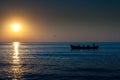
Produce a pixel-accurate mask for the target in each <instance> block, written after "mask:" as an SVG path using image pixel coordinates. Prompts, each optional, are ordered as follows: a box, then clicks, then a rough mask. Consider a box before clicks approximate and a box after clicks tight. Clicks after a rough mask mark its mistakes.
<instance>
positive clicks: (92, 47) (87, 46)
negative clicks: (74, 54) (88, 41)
mask: <svg viewBox="0 0 120 80" xmlns="http://www.w3.org/2000/svg"><path fill="white" fill-rule="evenodd" d="M70 46H71V49H76V50H82V49H83V50H84V49H85V50H89V49H93V50H95V49H98V48H99V46H98V45H95V44H93V45H92V46H90V45H86V46H74V45H70Z"/></svg>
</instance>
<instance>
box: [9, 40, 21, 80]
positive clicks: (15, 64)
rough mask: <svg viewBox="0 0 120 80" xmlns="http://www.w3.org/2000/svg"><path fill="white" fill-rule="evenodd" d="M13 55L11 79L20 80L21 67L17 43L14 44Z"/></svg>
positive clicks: (18, 44)
mask: <svg viewBox="0 0 120 80" xmlns="http://www.w3.org/2000/svg"><path fill="white" fill-rule="evenodd" d="M13 46H14V53H13V55H12V66H11V78H12V80H17V79H21V75H22V72H23V70H22V65H21V60H20V53H19V46H20V43H19V42H14V43H13Z"/></svg>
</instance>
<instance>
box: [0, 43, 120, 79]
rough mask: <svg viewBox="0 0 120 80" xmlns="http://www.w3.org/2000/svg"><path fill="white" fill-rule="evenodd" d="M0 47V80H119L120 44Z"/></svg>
mask: <svg viewBox="0 0 120 80" xmlns="http://www.w3.org/2000/svg"><path fill="white" fill-rule="evenodd" d="M70 44H74V45H79V44H82V45H83V44H91V43H78V42H76V43H65V42H62V43H54V42H53V43H52V42H51V43H45V42H44V43H18V42H15V43H0V80H120V43H119V42H109V43H105V42H104V43H102V42H101V43H97V44H98V45H99V46H100V49H98V50H71V48H70Z"/></svg>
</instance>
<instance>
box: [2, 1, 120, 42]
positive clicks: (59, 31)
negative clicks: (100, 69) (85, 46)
mask: <svg viewBox="0 0 120 80" xmlns="http://www.w3.org/2000/svg"><path fill="white" fill-rule="evenodd" d="M14 23H18V24H20V27H21V30H20V31H19V32H15V31H13V30H11V25H12V24H14ZM119 34H120V0H0V42H14V41H20V42H119V41H120V36H119Z"/></svg>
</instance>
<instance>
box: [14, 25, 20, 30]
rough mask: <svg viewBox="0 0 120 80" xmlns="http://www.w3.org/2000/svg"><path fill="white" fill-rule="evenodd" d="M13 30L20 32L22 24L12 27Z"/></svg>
mask: <svg viewBox="0 0 120 80" xmlns="http://www.w3.org/2000/svg"><path fill="white" fill-rule="evenodd" d="M12 29H13V30H14V31H19V30H20V24H13V25H12Z"/></svg>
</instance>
